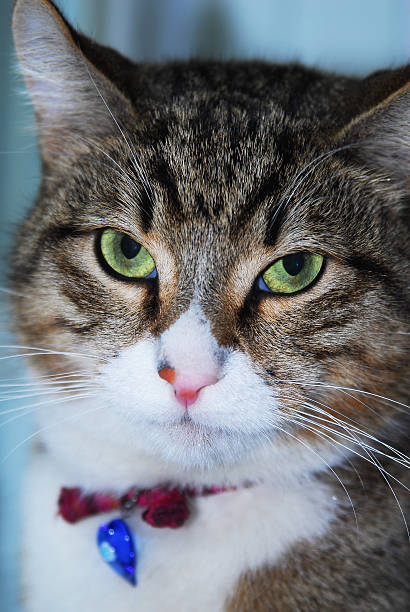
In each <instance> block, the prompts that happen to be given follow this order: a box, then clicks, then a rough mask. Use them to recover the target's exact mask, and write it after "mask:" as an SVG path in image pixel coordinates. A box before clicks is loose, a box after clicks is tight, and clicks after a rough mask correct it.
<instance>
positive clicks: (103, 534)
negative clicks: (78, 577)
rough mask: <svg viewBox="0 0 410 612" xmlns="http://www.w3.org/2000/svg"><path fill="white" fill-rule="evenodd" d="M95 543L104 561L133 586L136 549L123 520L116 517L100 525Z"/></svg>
mask: <svg viewBox="0 0 410 612" xmlns="http://www.w3.org/2000/svg"><path fill="white" fill-rule="evenodd" d="M97 544H98V548H99V551H100V553H101V556H102V558H103V559H104V561H106V563H108V565H109V566H110V567H112V569H113V570H115V571H116V572H118V574H119V575H120V576H122V577H123V578H125V580H127V581H128V582H129V583H130V584H132V585H133V586H135V585H136V584H137V581H136V578H135V570H136V566H137V550H136V548H135V546H134V541H133V537H132V534H131V531H130V530H129V528H128V525H127V524H126V523H125V521H123V520H122V519H120V518H118V519H114V520H112V521H110V522H109V523H103V524H102V525H100V526H99V528H98V531H97Z"/></svg>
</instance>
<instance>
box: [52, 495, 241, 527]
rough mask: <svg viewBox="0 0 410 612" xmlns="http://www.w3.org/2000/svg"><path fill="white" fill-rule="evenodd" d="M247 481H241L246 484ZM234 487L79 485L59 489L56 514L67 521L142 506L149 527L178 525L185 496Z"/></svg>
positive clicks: (184, 508)
mask: <svg viewBox="0 0 410 612" xmlns="http://www.w3.org/2000/svg"><path fill="white" fill-rule="evenodd" d="M249 486H250V485H249V484H248V485H247V484H245V485H244V487H245V488H247V487H249ZM237 488H238V487H204V488H202V489H195V488H190V487H184V488H176V487H171V486H168V485H164V486H159V487H155V488H153V489H139V488H138V487H136V486H133V487H130V488H129V489H127V491H125V493H123V494H122V495H117V494H115V493H113V492H110V491H97V492H94V493H92V492H86V491H84V490H83V489H81V488H79V487H75V488H67V487H63V488H62V489H61V490H60V495H59V498H58V514H59V515H60V516H61V517H62V518H63V519H64V520H65V521H67V522H68V523H76V522H77V521H80V520H81V519H83V518H87V517H89V516H94V515H96V514H102V513H105V512H110V511H112V510H120V511H121V512H122V513H123V514H129V513H130V512H131V511H132V510H134V508H137V507H139V508H145V511H144V512H143V513H142V519H143V520H144V521H145V522H146V523H148V524H149V525H151V527H171V528H173V529H175V528H178V527H181V526H182V525H183V524H184V523H185V521H186V520H187V519H188V518H189V515H190V511H189V504H188V500H189V498H193V497H206V496H209V495H217V494H219V493H225V492H227V491H236V490H237Z"/></svg>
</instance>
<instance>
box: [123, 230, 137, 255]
mask: <svg viewBox="0 0 410 612" xmlns="http://www.w3.org/2000/svg"><path fill="white" fill-rule="evenodd" d="M140 248H141V245H140V244H138V242H135V240H133V239H132V238H130V237H129V236H127V235H124V236H123V237H122V238H121V251H122V254H123V255H124V256H125V257H126V258H127V259H132V258H133V257H135V256H136V255H138V251H139V250H140Z"/></svg>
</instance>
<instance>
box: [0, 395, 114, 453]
mask: <svg viewBox="0 0 410 612" xmlns="http://www.w3.org/2000/svg"><path fill="white" fill-rule="evenodd" d="M84 397H89V396H88V395H85V396H84ZM75 399H79V398H77V397H76V398H67V399H65V400H62V401H63V402H68V401H70V400H75ZM101 409H102V407H101V406H96V407H94V408H91V409H89V410H84V411H82V412H78V413H76V414H71V415H70V416H68V417H66V418H65V419H61V420H60V421H58V422H57V423H52V424H51V425H46V426H45V427H42V428H41V429H38V430H37V431H35V432H34V433H32V434H30V435H29V436H27V437H26V438H25V439H24V440H22V441H21V442H19V443H18V444H17V445H16V446H15V447H14V448H13V449H12V450H11V451H10V452H9V453H7V455H6V456H5V457H4V458H3V459H2V460H1V461H0V465H3V464H4V463H5V462H6V461H7V460H8V459H9V458H10V457H11V456H12V455H13V454H14V453H15V452H16V451H17V450H18V449H19V448H21V447H22V446H23V445H24V444H26V443H27V442H29V441H30V440H32V439H33V438H35V437H36V436H38V435H39V434H41V433H43V432H44V431H48V430H50V429H53V428H55V427H58V426H60V425H62V424H64V423H67V422H68V421H72V420H74V419H76V418H77V417H79V416H85V415H86V414H89V413H91V412H96V411H97V410H101Z"/></svg>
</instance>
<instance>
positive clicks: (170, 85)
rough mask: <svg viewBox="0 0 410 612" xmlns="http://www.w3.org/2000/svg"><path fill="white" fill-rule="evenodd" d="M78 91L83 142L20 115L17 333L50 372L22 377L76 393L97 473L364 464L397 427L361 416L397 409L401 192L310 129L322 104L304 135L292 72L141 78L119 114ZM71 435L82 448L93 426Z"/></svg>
mask: <svg viewBox="0 0 410 612" xmlns="http://www.w3.org/2000/svg"><path fill="white" fill-rule="evenodd" d="M48 10H49V9H48ZM22 19H23V15H22ZM42 19H43V20H45V21H48V20H49V19H50V13H49V12H48V13H47V14H44V15H43V16H42ZM52 19H55V17H52ZM50 23H51V22H50ZM15 27H17V26H15ZM48 27H51V26H48ZM53 27H54V30H55V32H54V36H55V37H60V38H61V39H62V40H65V43H64V44H65V46H67V42H66V38H67V37H68V36H69V34H68V32H67V31H65V30H64V29H62V30H61V31H60V30H58V31H57V28H56V25H54V26H53ZM59 27H60V28H62V25H61V24H60V26H59ZM26 30H27V28H26ZM19 32H20V33H21V32H23V28H21V27H20V30H19ZM59 32H60V33H59ZM21 36H22V34H21ZM64 37H66V38H64ZM70 44H71V43H70ZM62 46H64V45H62ZM82 48H84V46H82ZM66 52H67V51H66ZM70 53H74V51H73V49H71V51H70ZM75 53H78V50H75ZM34 55H35V54H34ZM57 56H58V54H57ZM60 59H61V58H60ZM57 60H58V57H57ZM57 60H56V61H57ZM84 61H85V60H84V59H81V62H80V65H81V66H82V67H84ZM33 62H37V64H36V66H37V68H36V70H38V71H39V72H40V71H41V67H40V65H39V63H38V62H39V60H38V59H34V60H33ZM47 69H49V67H48V68H47V67H44V70H47ZM131 70H132V69H131ZM87 71H88V74H87V73H86V75H85V76H84V75H83V77H82V78H83V81H81V82H82V90H81V91H84V88H85V85H84V83H85V82H87V83H88V85H87V87H88V90H87V92H86V96H85V98H84V99H86V101H87V117H89V114H90V108H89V104H90V103H91V104H92V105H93V106H95V109H96V111H95V112H96V114H97V110H98V113H100V114H101V118H100V119H99V123H98V125H97V124H94V123H93V121H92V120H88V119H87V121H86V120H85V117H84V125H83V126H79V124H77V123H76V125H74V126H72V130H71V132H70V130H69V127H67V125H65V124H64V121H68V117H64V119H63V120H61V116H60V117H59V120H58V121H57V120H55V119H54V117H51V119H50V122H49V126H50V127H44V126H47V117H46V115H45V113H44V110H43V109H42V107H41V104H46V102H45V101H44V100H43V101H42V99H41V95H42V91H44V76H43V77H42V78H43V81H41V83H42V88H40V87H39V88H38V90H37V93H36V94H35V95H37V96H39V98H38V99H39V102H38V105H39V108H40V110H39V113H40V119H39V123H40V126H41V127H40V129H41V130H42V134H43V155H44V159H45V166H44V182H43V187H42V192H41V195H40V199H39V202H38V204H37V206H36V208H35V210H34V211H33V213H32V214H31V216H30V217H29V219H28V220H27V222H26V224H25V226H24V228H23V230H22V233H21V234H20V238H18V239H17V249H16V251H17V252H16V257H15V267H14V278H15V287H16V290H17V291H19V292H23V293H24V294H25V295H26V296H27V295H29V296H30V299H25V298H24V299H21V300H18V303H17V311H18V317H19V319H18V329H19V332H20V334H21V335H22V336H23V337H24V340H25V341H26V342H28V343H30V344H31V345H32V346H40V347H45V348H47V349H52V350H54V351H59V352H63V353H65V354H59V355H53V356H49V357H44V358H43V359H41V361H40V360H38V359H35V361H34V364H35V367H36V368H37V369H40V370H41V371H42V372H44V371H46V372H47V373H50V374H58V373H61V372H66V371H80V372H81V375H85V376H86V377H87V385H89V388H88V391H89V392H90V393H92V397H90V398H89V399H87V402H88V405H90V406H92V411H91V414H92V416H91V419H92V422H93V424H94V425H93V426H92V427H91V429H92V428H93V427H94V430H93V431H94V434H95V438H96V440H97V441H98V445H99V448H100V449H101V450H102V452H103V451H104V450H105V449H106V448H107V447H113V446H116V445H121V444H122V445H124V447H126V448H127V449H128V451H129V456H132V453H133V452H134V450H135V454H136V455H137V454H138V452H140V450H141V449H142V450H143V451H144V452H145V453H147V454H150V455H151V456H152V457H154V458H155V457H158V459H160V460H161V461H165V462H168V463H170V464H172V465H177V466H178V467H179V468H181V467H182V468H183V469H188V468H193V467H194V468H199V469H200V470H204V469H207V468H212V469H214V468H216V467H217V466H219V467H220V466H222V467H223V469H229V468H230V466H235V465H236V464H244V463H246V462H249V461H251V459H252V457H255V456H256V457H257V456H258V453H262V454H263V457H264V461H266V460H268V461H269V460H271V461H272V462H275V461H277V456H278V453H282V456H283V457H286V461H287V460H288V458H289V457H291V456H293V458H295V456H298V457H303V461H305V462H307V463H309V461H311V463H312V469H320V467H321V466H323V467H326V466H327V462H328V461H333V460H335V458H336V457H339V456H340V455H341V454H343V452H345V451H346V447H349V448H350V447H353V449H354V450H356V451H357V452H364V451H363V447H360V446H358V445H357V441H356V438H357V435H361V434H360V431H362V432H365V433H364V434H363V435H364V436H366V435H376V436H377V435H378V432H379V431H380V429H381V428H382V427H385V426H387V427H389V426H390V424H391V419H392V417H393V416H394V415H395V405H394V404H393V403H392V402H391V401H387V400H386V399H381V398H378V397H376V396H383V398H385V396H388V398H390V399H391V400H396V401H401V400H402V399H403V398H404V395H403V393H404V392H403V377H404V376H405V371H406V368H407V366H406V353H405V350H406V335H405V333H406V331H408V330H407V328H406V325H407V323H406V321H407V314H406V308H405V300H406V298H405V295H404V293H405V291H406V290H407V287H406V282H405V280H404V279H405V261H404V258H405V257H406V244H407V243H406V240H407V231H406V228H405V226H404V219H405V215H404V207H403V204H402V202H403V199H404V198H403V189H404V187H403V180H402V178H401V177H398V178H397V179H396V183H395V180H394V179H393V180H392V172H391V169H389V170H388V171H383V170H381V169H377V170H376V168H375V167H374V164H373V167H372V168H366V166H365V164H364V162H363V158H362V157H360V155H358V154H357V155H356V149H357V146H358V145H357V142H358V141H359V140H360V139H359V138H358V135H357V134H360V125H361V124H360V122H359V131H358V132H357V133H355V129H356V128H355V125H353V128H349V130H350V131H349V130H348V131H347V135H346V134H343V133H342V132H340V128H341V127H342V125H343V122H344V121H345V118H344V117H343V113H341V114H340V116H339V117H338V118H335V120H334V122H333V124H332V122H331V121H330V120H329V119H326V120H324V121H323V123H322V124H321V123H320V120H319V118H318V117H317V116H316V111H315V106H320V105H323V106H324V108H328V107H330V106H331V104H334V103H331V97H332V96H333V95H334V94H333V89H332V88H334V87H335V83H333V82H331V81H330V80H329V82H328V87H329V88H330V91H331V93H329V100H326V92H322V93H320V94H317V101H316V103H315V99H314V98H313V100H309V101H308V102H306V103H305V108H304V111H303V112H304V113H305V115H304V116H303V117H299V116H297V113H295V112H293V111H292V112H287V111H286V99H285V98H286V96H285V94H280V93H278V91H279V92H280V91H282V90H283V91H284V90H285V89H286V88H292V87H295V89H296V90H297V88H298V86H297V83H298V82H299V80H300V79H301V78H302V77H303V78H308V77H307V73H306V74H305V72H304V71H303V69H297V70H295V72H294V74H293V76H292V74H290V73H289V74H287V73H286V74H285V73H282V72H281V71H280V70H278V69H275V68H271V69H269V68H268V67H260V66H253V65H252V64H249V65H246V64H244V65H241V64H239V65H237V66H225V67H224V66H215V65H210V66H208V65H202V66H195V65H194V66H189V65H188V66H186V67H184V66H174V67H172V66H171V67H170V68H169V69H167V68H161V69H160V70H157V71H155V69H152V71H153V76H152V77H151V78H152V82H151V81H150V80H149V79H150V77H149V69H141V79H142V80H143V81H144V83H145V86H146V88H147V89H148V90H149V91H148V93H146V96H147V97H146V99H141V98H142V94H141V92H140V91H139V90H136V91H134V90H132V91H134V93H133V94H132V95H131V96H130V97H133V103H132V104H131V103H130V102H129V101H128V100H127V99H126V98H124V97H123V96H121V95H119V94H118V92H116V90H115V91H114V90H113V86H112V85H109V84H108V81H106V80H105V78H103V77H102V76H101V75H100V73H96V75H94V76H92V74H90V72H89V71H90V67H87ZM244 74H245V76H244ZM252 74H253V75H254V77H253V78H254V81H255V82H254V83H252V82H251V81H252V78H251V77H249V79H248V75H252ZM132 75H133V76H132V77H131V76H130V79H131V80H135V79H136V80H137V81H138V71H135V70H134V72H133V73H132ZM255 75H257V76H255ZM228 77H229V79H230V81H229V82H230V83H231V85H232V92H231V91H228V90H227V87H226V84H225V83H226V82H227V79H228ZM273 78H275V79H276V81H275V84H274V85H271V90H270V89H269V85H268V82H269V79H273ZM310 78H312V79H313V78H317V76H313V75H310ZM87 79H88V80H87ZM176 79H178V85H175V80H176ZM184 79H185V81H184ZM263 79H265V81H264V82H263ZM247 80H249V83H247ZM261 80H262V83H263V85H264V86H263V87H262V86H261V85H260V84H261ZM34 81H35V78H34ZM46 82H47V81H46ZM79 82H80V80H79ZM184 82H185V88H184V87H183V86H182V84H183V83H184ZM50 83H51V81H50ZM147 83H149V85H147ZM257 83H259V86H260V91H259V92H258V94H257V96H256V97H255V89H257V87H256V84H257ZM48 86H49V87H52V86H53V85H52V84H50V85H48ZM34 87H35V85H34ZM386 87H390V85H388V86H386ZM170 92H173V94H172V95H171V93H170ZM59 95H60V96H62V98H64V100H65V103H64V105H63V104H61V109H63V107H64V108H67V105H70V104H71V105H74V104H81V100H77V101H76V102H74V100H73V99H72V98H73V96H71V98H70V94H68V93H66V92H64V91H63V92H60V93H59ZM295 95H296V94H295ZM312 95H313V94H312ZM281 96H282V97H281ZM34 97H35V96H34ZM79 97H80V98H81V96H79ZM323 97H325V100H326V101H325V102H323ZM91 100H93V102H90V101H91ZM82 103H83V104H85V102H84V100H83V102H82ZM106 103H107V105H106ZM292 104H294V102H292ZM288 105H289V102H288ZM302 107H303V104H302ZM289 108H290V107H289ZM292 108H293V106H292ZM309 109H310V111H309ZM75 110H76V111H77V112H78V110H79V107H78V108H77V107H76V108H75ZM333 110H334V112H335V113H336V109H335V107H334V109H333ZM59 112H60V115H61V114H63V115H64V112H67V111H64V109H63V110H60V111H59ZM323 113H324V114H325V112H324V111H323ZM113 116H114V118H115V120H113ZM70 117H71V118H70V120H72V113H71V115H70ZM75 121H76V122H78V121H79V119H78V118H76V119H75ZM117 121H118V122H117ZM372 121H373V119H372ZM375 121H376V123H377V117H376V119H375ZM338 122H339V123H340V125H338ZM331 126H332V129H331ZM335 126H337V129H336V127H335ZM365 129H366V130H367V131H368V132H369V133H371V130H372V129H373V127H372V125H371V126H370V127H368V124H367V123H366V128H365ZM352 143H355V144H354V145H353V146H352V147H350V145H351V144H352ZM352 151H353V152H354V153H355V155H356V156H355V157H353V155H352ZM373 153H374V151H373V149H372V148H369V151H368V155H369V156H371V155H373ZM124 236H125V238H124ZM127 237H128V238H127ZM140 246H141V247H143V249H145V250H143V251H141V250H140ZM142 254H143V258H142V259H141V262H142V263H141V264H140V263H139V260H138V257H140V258H141V257H142ZM407 284H408V283H407ZM67 406H68V407H67V408H64V410H66V411H68V410H70V404H68V405H67ZM59 414H60V416H61V412H60V413H59ZM64 414H65V415H66V414H67V412H65V413H64ZM44 418H45V419H46V420H47V419H50V416H49V413H48V415H45V416H44ZM75 427H76V428H77V431H78V437H79V439H82V435H87V436H89V435H90V419H89V418H88V417H87V418H85V417H84V418H83V419H82V418H79V419H78V420H77V421H76V423H75ZM82 428H83V431H82ZM354 428H356V429H354ZM45 435H46V437H47V435H48V434H45ZM114 438H115V441H114ZM317 452H319V454H320V457H319V458H318V455H317ZM294 461H295V463H297V460H296V459H294ZM283 467H284V466H283V461H282V462H281V470H283ZM291 469H293V468H291V467H289V470H291ZM303 469H305V468H301V467H300V466H299V467H297V469H296V471H298V472H299V471H303ZM261 474H262V472H261ZM242 476H243V477H246V476H247V474H246V471H245V472H242Z"/></svg>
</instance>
